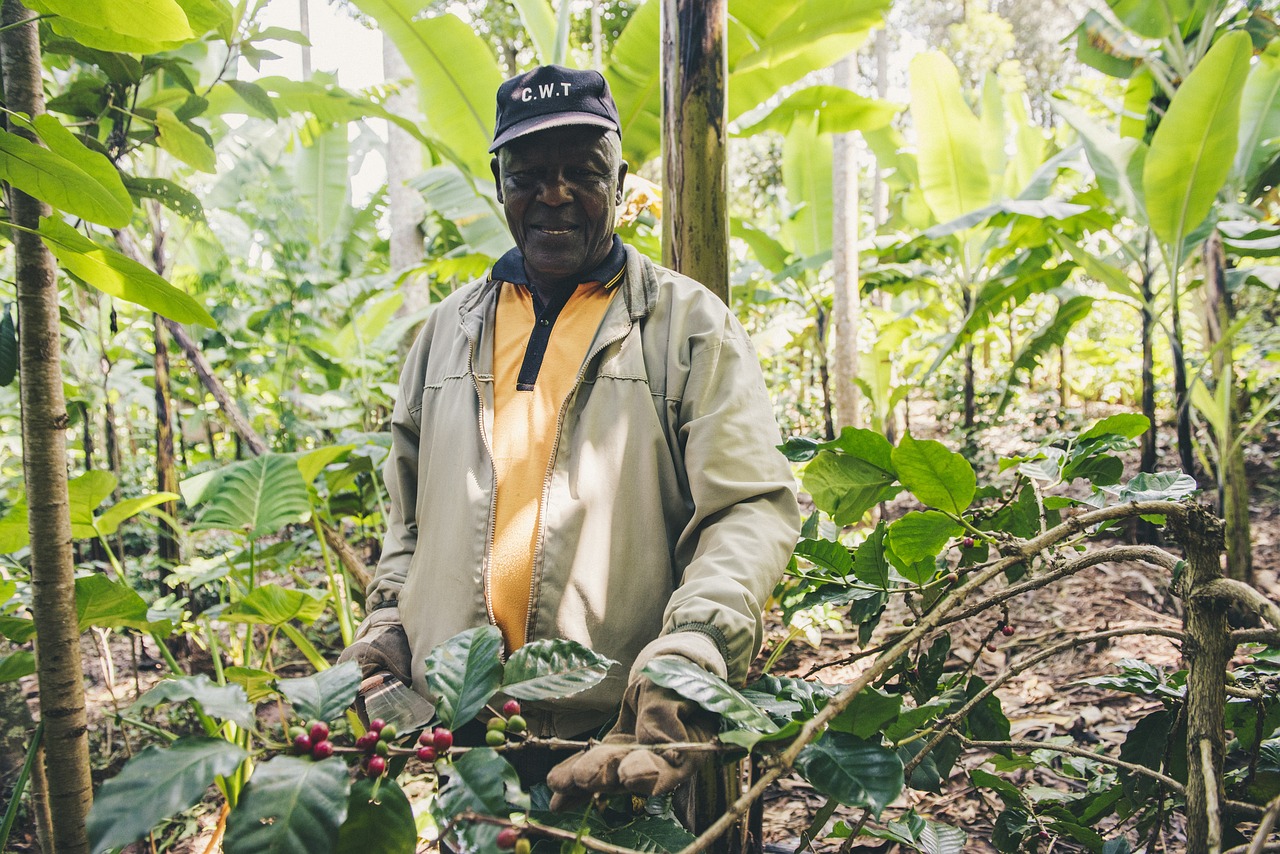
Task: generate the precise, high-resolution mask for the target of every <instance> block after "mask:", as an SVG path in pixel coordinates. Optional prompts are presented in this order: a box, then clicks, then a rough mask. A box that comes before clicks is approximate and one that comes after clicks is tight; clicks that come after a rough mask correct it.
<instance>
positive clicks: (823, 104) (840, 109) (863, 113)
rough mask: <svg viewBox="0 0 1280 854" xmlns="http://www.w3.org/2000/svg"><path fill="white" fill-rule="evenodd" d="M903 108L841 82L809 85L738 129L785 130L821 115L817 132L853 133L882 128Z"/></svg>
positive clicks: (747, 131) (747, 132)
mask: <svg viewBox="0 0 1280 854" xmlns="http://www.w3.org/2000/svg"><path fill="white" fill-rule="evenodd" d="M901 111H902V105H901V104H893V103H890V102H888V101H877V100H875V99H873V98H865V97H863V96H862V95H859V94H857V93H856V92H851V91H849V90H848V89H845V88H843V87H841V86H808V87H806V88H804V89H799V90H797V91H795V92H792V93H791V94H790V95H788V96H787V97H786V98H784V99H783V100H782V103H780V104H778V106H776V107H774V108H773V110H771V111H770V112H769V113H768V115H766V116H765V117H764V118H762V119H760V120H759V121H757V122H755V123H754V124H751V125H748V126H747V127H745V128H743V129H742V130H741V131H739V132H738V133H737V134H736V135H737V136H753V135H755V134H758V133H762V132H764V131H767V130H771V131H777V132H778V133H782V134H785V133H787V132H789V131H790V130H791V126H792V125H793V124H794V123H795V122H796V120H797V119H799V118H805V119H808V118H809V117H810V116H813V115H815V114H816V115H817V117H818V127H817V130H818V133H850V132H851V131H855V130H856V131H869V130H876V129H877V128H882V127H885V126H886V125H888V124H889V123H890V122H891V121H893V117H894V115H896V114H897V113H899V112H901Z"/></svg>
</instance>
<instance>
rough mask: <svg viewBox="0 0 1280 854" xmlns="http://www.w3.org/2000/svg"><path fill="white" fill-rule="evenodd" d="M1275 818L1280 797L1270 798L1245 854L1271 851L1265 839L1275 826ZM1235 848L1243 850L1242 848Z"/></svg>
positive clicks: (1279, 814)
mask: <svg viewBox="0 0 1280 854" xmlns="http://www.w3.org/2000/svg"><path fill="white" fill-rule="evenodd" d="M1277 816H1280V796H1277V797H1275V798H1272V799H1271V803H1269V804H1267V811H1266V812H1264V813H1263V814H1262V821H1260V822H1258V829H1257V830H1256V831H1254V834H1253V839H1252V840H1250V841H1249V848H1248V851H1247V852H1245V854H1262V852H1263V851H1267V850H1271V846H1269V845H1267V837H1268V836H1270V835H1271V828H1273V827H1275V826H1276V817H1277ZM1237 847H1238V848H1241V849H1243V847H1244V846H1237ZM1277 848H1280V846H1277ZM1231 850H1232V851H1235V850H1236V849H1235V848H1232V849H1231Z"/></svg>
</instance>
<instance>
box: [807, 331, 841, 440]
mask: <svg viewBox="0 0 1280 854" xmlns="http://www.w3.org/2000/svg"><path fill="white" fill-rule="evenodd" d="M813 323H814V330H813V335H814V338H816V339H817V343H818V346H817V347H815V348H814V352H813V361H814V367H815V368H817V369H818V389H819V391H821V392H822V433H823V435H824V436H826V438H827V441H828V442H830V441H831V440H832V439H834V438H835V437H836V425H835V419H834V418H833V417H832V412H831V408H832V407H831V402H832V401H831V368H830V365H829V363H828V361H827V337H828V336H827V330H828V329H829V328H830V322H829V321H828V319H827V313H826V312H825V311H823V309H822V306H818V314H817V316H816V317H815V318H814V320H813Z"/></svg>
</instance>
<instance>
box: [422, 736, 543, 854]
mask: <svg viewBox="0 0 1280 854" xmlns="http://www.w3.org/2000/svg"><path fill="white" fill-rule="evenodd" d="M508 804H513V805H517V806H519V805H523V806H524V807H526V808H527V807H528V805H529V801H528V796H527V795H525V794H524V792H523V791H521V788H520V775H519V774H517V773H516V769H514V768H512V767H511V764H510V763H509V762H507V760H505V759H503V758H502V757H501V756H499V755H498V754H497V752H495V751H493V750H490V749H489V748H487V747H485V748H474V749H472V750H469V751H467V752H466V753H465V754H463V755H462V756H461V757H459V758H458V759H457V760H456V761H455V762H454V763H453V764H452V765H451V766H450V768H449V778H448V781H447V782H446V783H445V784H444V785H443V786H442V787H441V789H440V794H439V797H438V798H437V799H436V802H435V804H434V812H435V814H436V818H437V822H438V823H443V822H445V821H448V820H449V819H451V818H452V817H453V816H455V815H457V814H458V813H461V812H466V811H468V810H470V811H473V812H477V813H480V814H481V815H493V816H501V817H502V818H506V817H507V816H508V815H509V813H510V811H511V807H509V806H508ZM498 830H499V828H498V827H497V826H496V825H492V824H486V823H484V822H465V823H461V824H458V825H454V828H453V830H452V831H451V832H450V834H449V835H448V836H446V839H450V837H452V839H451V840H450V847H451V848H452V849H453V850H455V851H476V852H479V851H494V850H496V848H497V838H498ZM455 834H456V836H455Z"/></svg>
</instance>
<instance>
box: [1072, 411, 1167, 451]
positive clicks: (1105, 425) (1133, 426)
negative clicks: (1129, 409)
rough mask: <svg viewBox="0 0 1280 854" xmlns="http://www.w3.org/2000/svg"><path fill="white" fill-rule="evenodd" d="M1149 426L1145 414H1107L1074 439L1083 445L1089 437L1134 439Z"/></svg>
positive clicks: (1149, 423)
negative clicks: (1109, 436)
mask: <svg viewBox="0 0 1280 854" xmlns="http://www.w3.org/2000/svg"><path fill="white" fill-rule="evenodd" d="M1150 426H1151V422H1150V421H1149V420H1148V419H1147V416H1145V415H1137V414H1134V413H1122V414H1120V415H1109V416H1107V417H1106V418H1101V419H1099V420H1098V421H1096V422H1094V424H1093V426H1092V427H1090V428H1089V429H1088V430H1085V431H1084V432H1083V433H1081V434H1080V437H1079V438H1078V439H1077V440H1076V443H1077V444H1080V445H1083V444H1084V443H1085V442H1087V441H1089V440H1090V439H1099V438H1101V437H1103V436H1108V435H1116V436H1123V437H1124V438H1126V439H1136V438H1138V437H1139V436H1141V435H1142V434H1143V433H1145V432H1147V428H1148V427H1150Z"/></svg>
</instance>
